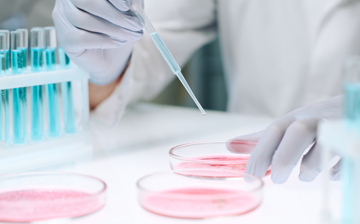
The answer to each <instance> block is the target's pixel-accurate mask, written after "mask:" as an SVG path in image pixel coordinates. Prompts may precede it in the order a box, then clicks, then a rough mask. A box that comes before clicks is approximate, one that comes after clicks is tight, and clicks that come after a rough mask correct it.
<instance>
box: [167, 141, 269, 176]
mask: <svg viewBox="0 0 360 224" xmlns="http://www.w3.org/2000/svg"><path fill="white" fill-rule="evenodd" d="M231 144H232V145H233V144H234V145H236V148H237V153H233V152H231V151H229V149H228V147H227V146H226V142H200V143H188V144H183V145H179V146H176V147H174V148H172V149H171V150H170V151H169V156H170V167H171V169H172V170H175V171H176V170H182V172H186V173H188V172H189V171H187V170H189V169H205V170H206V173H205V172H203V171H201V170H200V171H199V172H201V173H197V175H199V176H207V175H212V173H211V172H212V171H213V170H218V171H221V172H216V174H217V175H219V177H234V176H235V177H241V176H242V175H243V174H244V173H245V168H246V164H247V161H248V160H249V158H250V154H251V152H252V150H253V149H254V148H255V146H256V144H257V143H256V142H248V141H233V142H232V143H231ZM229 171H230V172H229ZM232 171H236V172H232ZM208 172H210V173H208ZM270 172H271V171H270V168H269V170H268V171H267V172H266V174H265V175H269V174H270ZM184 174H185V173H184ZM193 174H194V173H193Z"/></svg>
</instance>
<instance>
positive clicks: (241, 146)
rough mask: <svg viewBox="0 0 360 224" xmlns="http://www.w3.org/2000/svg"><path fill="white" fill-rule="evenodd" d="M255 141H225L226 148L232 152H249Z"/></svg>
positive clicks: (252, 148) (254, 145) (255, 143)
mask: <svg viewBox="0 0 360 224" xmlns="http://www.w3.org/2000/svg"><path fill="white" fill-rule="evenodd" d="M256 145H257V142H251V141H244V140H238V139H236V138H234V139H230V140H228V141H227V142H226V148H227V149H228V150H229V151H231V152H234V153H251V152H252V151H253V150H254V148H255V147H256Z"/></svg>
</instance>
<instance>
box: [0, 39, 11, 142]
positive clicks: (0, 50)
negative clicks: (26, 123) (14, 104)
mask: <svg viewBox="0 0 360 224" xmlns="http://www.w3.org/2000/svg"><path fill="white" fill-rule="evenodd" d="M8 43H9V42H8V41H7V36H6V34H4V33H0V77H2V76H5V74H6V67H9V65H7V63H9V60H6V54H5V52H7V48H8V46H7V44H8ZM8 135H9V90H8V89H2V90H0V140H4V141H5V140H7V139H8Z"/></svg>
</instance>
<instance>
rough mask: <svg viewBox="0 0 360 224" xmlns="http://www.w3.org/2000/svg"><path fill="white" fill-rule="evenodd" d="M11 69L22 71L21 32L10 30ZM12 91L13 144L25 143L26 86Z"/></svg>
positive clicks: (16, 71)
mask: <svg viewBox="0 0 360 224" xmlns="http://www.w3.org/2000/svg"><path fill="white" fill-rule="evenodd" d="M10 36H11V69H12V74H13V75H19V74H21V73H22V72H23V67H22V66H23V63H24V59H23V33H22V32H20V31H11V32H10ZM12 93H13V134H14V141H13V143H14V144H22V143H25V136H26V123H27V122H26V115H27V111H26V87H20V88H14V89H13V90H12Z"/></svg>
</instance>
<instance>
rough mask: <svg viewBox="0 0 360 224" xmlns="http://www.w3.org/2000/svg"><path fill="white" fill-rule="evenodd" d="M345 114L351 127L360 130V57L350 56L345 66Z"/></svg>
mask: <svg viewBox="0 0 360 224" xmlns="http://www.w3.org/2000/svg"><path fill="white" fill-rule="evenodd" d="M343 88H344V93H345V99H344V116H345V121H346V123H347V125H348V126H349V127H357V128H359V130H360V57H352V58H349V59H348V60H347V61H346V63H345V66H344V84H343Z"/></svg>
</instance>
